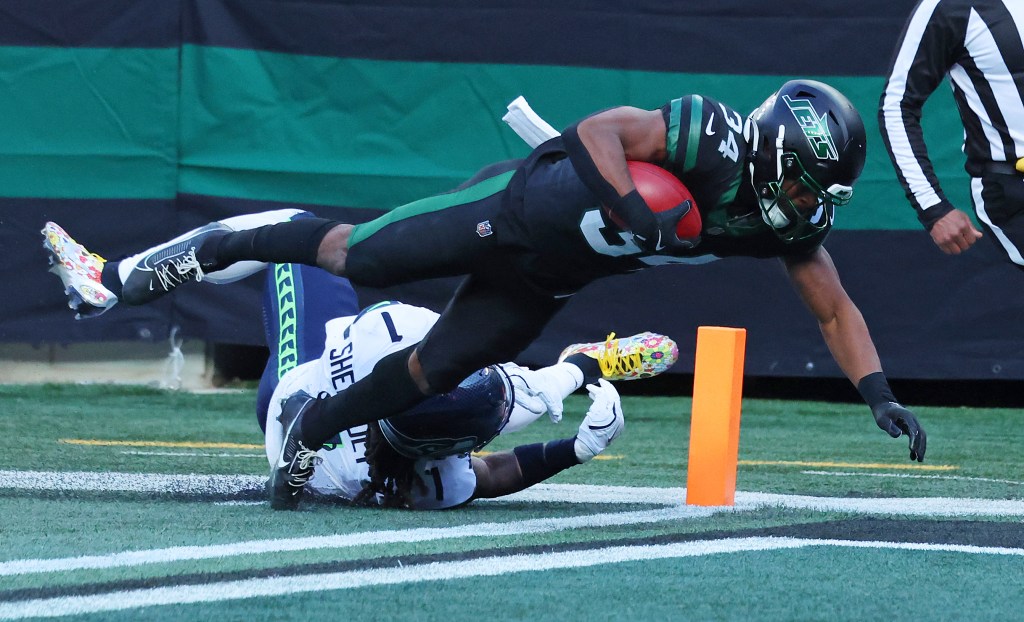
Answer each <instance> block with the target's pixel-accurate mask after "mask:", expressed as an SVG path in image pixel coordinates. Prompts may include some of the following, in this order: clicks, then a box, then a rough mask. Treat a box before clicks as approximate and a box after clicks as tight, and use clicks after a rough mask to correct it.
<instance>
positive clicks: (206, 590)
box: [0, 538, 1024, 620]
mask: <svg viewBox="0 0 1024 622" xmlns="http://www.w3.org/2000/svg"><path fill="white" fill-rule="evenodd" d="M811 546H842V547H857V548H874V549H890V550H909V551H943V552H956V553H965V554H988V555H1014V556H1024V550H1022V549H1009V548H1001V547H978V546H961V545H938V544H919V543H896V542H853V541H844V540H814V539H800V538H728V539H720V540H710V541H697V542H678V543H673V544H662V545H649V546H614V547H608V548H603V549H591V550H583V551H564V552H557V553H540V554H532V555H513V556H495V557H485V558H480V559H472V560H461V561H452V562H436V563H430V564H420V565H412V566H403V567H394V568H377V569H372V570H352V571H346V572H335V573H325V574H319V575H301V576H293V577H268V578H261V579H246V580H240V581H225V582H222V583H213V584H208V585H188V586H172V587H160V588H151V589H139V590H126V591H121V592H113V593H108V594H98V595H92V596H67V597H57V598H41V599H35V600H25V601H20V602H10V603H0V620H18V619H22V618H29V617H60V616H67V615H81V614H90V613H99V612H105V611H123V610H128V609H137V608H140V607H152V606H159V605H182V604H194V603H210V602H220V601H226V600H238V599H246V598H259V597H271V596H279V595H285V594H298V593H304V592H312V591H315V592H321V591H325V590H344V589H354V588H360V587H369V586H379V585H396V584H403V583H422V582H428V581H450V580H456V579H465V578H472V577H484V576H500V575H506V574H512V573H520V572H538V571H546V570H555V569H565V568H583V567H588V566H596V565H601V564H615V563H623V562H631V561H644V562H648V561H651V560H655V559H672V558H681V557H695V556H704V555H716V554H722V553H740V552H749V551H772V550H782V549H794V548H803V547H811Z"/></svg>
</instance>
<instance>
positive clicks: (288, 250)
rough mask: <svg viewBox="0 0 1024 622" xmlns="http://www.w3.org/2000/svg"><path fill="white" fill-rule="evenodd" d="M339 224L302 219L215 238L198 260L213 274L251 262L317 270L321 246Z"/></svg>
mask: <svg viewBox="0 0 1024 622" xmlns="http://www.w3.org/2000/svg"><path fill="white" fill-rule="evenodd" d="M338 224H341V223H340V222H339V221H336V220H328V219H326V218H299V219H297V220H291V221H288V222H280V223H277V224H273V225H265V226H263V227H257V228H255V229H245V230H242V231H233V232H231V233H228V234H226V235H224V236H221V237H219V238H211V239H210V240H209V241H208V242H209V243H204V244H203V246H202V248H201V249H200V250H199V252H198V253H196V256H197V259H199V262H200V263H201V264H203V268H204V269H205V270H207V271H211V272H212V271H215V270H220V269H223V268H226V267H227V266H230V265H231V264H233V263H235V262H236V261H248V260H253V261H266V262H269V263H301V264H305V265H307V266H315V265H316V254H317V250H319V248H320V242H322V241H323V239H324V236H326V235H327V232H328V231H330V230H331V229H333V228H334V226H335V225H338Z"/></svg>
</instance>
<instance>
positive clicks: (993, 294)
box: [0, 0, 1024, 380]
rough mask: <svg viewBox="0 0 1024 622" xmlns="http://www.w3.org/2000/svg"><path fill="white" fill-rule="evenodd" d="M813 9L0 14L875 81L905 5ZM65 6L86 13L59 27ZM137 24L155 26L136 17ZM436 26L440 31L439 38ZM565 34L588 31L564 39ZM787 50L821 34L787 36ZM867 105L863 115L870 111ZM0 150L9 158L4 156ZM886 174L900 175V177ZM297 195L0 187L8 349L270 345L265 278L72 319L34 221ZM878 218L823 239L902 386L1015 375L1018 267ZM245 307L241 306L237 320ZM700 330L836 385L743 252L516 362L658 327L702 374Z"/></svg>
mask: <svg viewBox="0 0 1024 622" xmlns="http://www.w3.org/2000/svg"><path fill="white" fill-rule="evenodd" d="M822 4H823V3H820V2H810V1H808V2H785V3H782V2H780V3H753V2H739V1H732V2H724V3H715V4H714V5H713V6H711V7H707V6H705V3H677V4H676V5H671V6H668V7H665V6H664V5H662V4H661V3H658V4H655V3H649V4H642V5H634V4H631V5H630V7H629V8H628V10H626V9H624V8H622V7H620V6H619V4H618V3H611V2H596V3H595V2H585V3H583V2H581V3H578V5H560V6H558V7H557V8H552V7H551V6H550V5H549V3H540V2H523V3H517V4H515V5H513V6H509V5H507V3H503V4H502V5H501V6H500V7H499V6H498V5H497V4H491V3H480V2H472V3H468V2H467V3H444V4H443V5H442V4H440V3H433V4H423V5H420V6H415V7H412V6H406V5H403V4H401V3H397V2H394V3H392V2H385V3H374V5H373V6H372V7H371V6H368V5H354V4H353V5H349V4H348V3H340V2H286V1H282V0H263V1H256V2H241V1H234V0H224V1H218V2H213V1H204V0H191V1H187V2H179V3H174V2H128V1H127V0H122V1H106V2H99V1H98V0H97V1H95V2H90V1H88V0H80V1H78V2H75V3H73V4H72V5H68V4H67V3H66V2H51V1H42V2H38V1H31V2H30V1H28V0H11V1H9V2H6V3H4V6H3V7H0V13H2V14H3V17H4V19H0V45H3V46H26V47H30V48H39V49H44V48H45V49H55V48H76V47H82V48H126V49H127V48H146V47H153V48H161V47H169V48H175V47H178V46H182V45H184V46H213V47H223V48H246V47H249V48H258V49H261V50H268V51H270V52H273V53H275V54H297V55H314V56H315V55H328V56H331V55H334V56H343V57H349V56H351V57H357V58H367V59H377V60H386V61H395V60H397V61H406V60H408V61H414V62H430V63H435V62H436V63H451V62H471V63H495V64H509V65H516V64H523V65H530V64H550V65H562V66H567V67H573V66H579V67H608V68H614V69H627V70H646V71H669V72H671V71H684V70H689V71H692V68H693V67H695V66H697V67H700V68H701V71H703V72H707V73H722V74H758V73H765V74H772V75H785V74H805V75H813V76H831V75H836V76H868V77H870V76H881V75H882V74H884V72H885V70H886V66H887V64H888V61H889V55H890V51H891V49H892V47H893V45H894V43H895V40H896V37H897V35H898V34H899V29H900V27H901V25H902V22H903V19H904V16H905V15H906V13H907V12H908V11H909V9H910V6H911V4H912V3H911V2H909V1H903V2H861V3H827V5H828V6H827V11H825V9H824V8H823V7H822ZM69 11H72V12H74V13H75V19H68V18H67V14H68V12H69ZM147 11H148V12H147ZM826 12H827V13H828V15H825V13H826ZM499 15H500V19H499V18H498V16H499ZM339 20H343V21H344V22H345V23H346V24H350V25H351V24H355V25H357V26H358V27H350V28H348V29H346V30H345V31H344V32H339V31H338V29H337V28H335V27H333V26H332V24H337V23H338V22H339ZM139 24H148V27H146V28H139V27H138V26H139ZM623 24H628V25H629V28H626V29H625V32H627V33H630V34H629V36H628V38H629V40H628V41H627V42H625V44H624V45H617V46H609V45H607V41H609V40H616V36H617V35H618V34H620V33H622V32H624V28H623ZM296 32H301V36H296V35H295V34H294V33H296ZM439 32H443V33H445V36H444V37H443V38H439V37H438V36H436V34H437V33H439ZM566 32H572V33H578V32H585V33H586V36H573V37H566V36H565V33H566ZM432 33H433V34H432ZM510 33H515V36H512V35H511V34H510ZM636 33H643V36H636ZM482 41H486V42H487V45H481V42H482ZM789 41H804V42H807V41H820V42H822V45H821V46H820V47H819V46H808V45H802V46H800V45H789V44H788V42H789ZM680 42H682V43H680ZM766 50H770V51H771V53H770V54H767V53H766ZM669 51H671V53H669ZM0 56H2V55H0ZM683 58H685V62H684V61H683V60H680V59H683ZM19 84H20V83H19V82H17V81H15V82H13V83H8V85H7V86H6V87H4V88H12V89H17V88H18V85H19ZM878 84H879V86H880V84H881V81H880V79H879V81H878ZM872 112H873V111H865V116H866V117H868V116H871V113H872ZM8 122H10V120H8ZM880 144H881V142H880V139H877V138H875V139H874V142H873V146H874V147H875V148H880ZM16 151H17V149H13V150H12V152H16ZM2 158H3V155H2V154H0V163H2V161H3V160H2ZM0 166H2V164H0ZM886 173H887V174H888V175H890V177H892V183H895V178H894V176H892V173H891V171H886ZM957 174H958V175H960V177H958V178H957V179H953V180H951V181H950V182H949V183H950V184H954V183H959V184H963V183H965V181H966V180H965V179H964V178H963V177H962V175H963V174H962V173H961V172H959V171H958V172H957ZM157 194H159V193H157ZM292 206H294V205H293V204H291V203H281V202H273V201H261V200H254V199H252V198H225V197H216V196H208V195H203V194H194V193H189V192H185V191H183V190H182V188H181V187H180V186H179V187H178V189H177V191H176V192H172V193H171V194H169V195H167V196H166V197H165V198H117V199H110V198H102V197H88V196H86V197H78V196H71V197H67V196H62V197H61V198H35V197H33V196H24V195H20V196H6V195H4V193H3V191H2V190H0V248H2V249H3V253H4V257H5V260H6V262H5V263H6V270H5V271H4V276H3V277H2V278H3V290H4V291H5V293H6V294H7V304H5V305H4V306H3V309H2V310H0V340H3V341H8V342H30V343H42V342H60V343H69V342H82V341H98V340H134V339H142V340H162V339H165V338H166V337H167V335H168V334H169V330H170V328H171V327H172V326H180V327H181V328H182V330H183V334H184V335H186V336H189V337H193V338H200V339H205V340H208V341H211V342H215V343H224V344H244V345H259V344H262V342H263V334H262V323H261V319H260V317H259V312H258V309H259V301H260V298H259V295H260V294H259V292H260V288H261V287H262V285H263V280H262V278H261V277H254V278H250V279H247V280H246V281H243V282H241V283H238V284H235V285H231V286H224V287H194V286H193V287H186V288H183V289H182V290H180V291H179V292H177V293H176V295H175V296H173V297H170V298H168V299H165V300H161V301H159V302H158V303H155V304H153V305H150V306H147V307H144V308H136V309H128V308H124V307H118V308H117V309H115V310H114V311H112V312H110V313H108V314H106V315H104V316H103V317H100V318H98V319H95V320H90V321H87V322H75V321H73V320H71V318H70V315H71V314H70V312H69V311H68V310H67V308H66V307H65V306H64V303H63V302H62V297H61V296H60V292H59V288H58V287H57V282H56V279H55V278H54V277H52V276H50V275H47V274H46V272H45V254H44V252H43V250H42V248H41V244H40V242H41V240H40V237H39V235H38V231H39V229H40V228H41V226H42V223H43V222H45V221H46V220H55V221H56V222H58V223H61V224H65V225H66V226H67V227H68V229H69V230H70V231H71V232H72V233H73V234H74V235H76V236H78V237H79V238H80V239H82V240H85V241H88V243H89V245H90V247H92V248H95V249H97V250H100V249H118V250H119V251H121V252H128V251H129V250H135V249H138V248H142V247H144V246H145V245H148V244H152V243H155V242H158V241H160V240H163V239H166V238H167V237H168V236H169V235H170V234H176V233H177V232H180V231H183V230H186V229H188V228H190V227H193V226H198V225H200V224H203V223H205V222H208V221H210V220H215V219H219V218H224V217H227V216H231V215H235V214H239V213H248V212H255V211H260V210H263V209H277V208H281V207H292ZM300 207H301V205H300ZM309 207H310V209H313V210H315V211H316V212H317V213H320V214H322V215H325V216H328V217H336V218H339V219H342V220H347V221H352V222H359V221H363V220H367V219H368V218H370V217H372V216H373V215H374V213H375V212H373V211H371V210H367V209H361V208H360V207H361V206H360V207H354V208H345V207H338V206H328V207H325V206H323V205H311V206H309ZM898 209H909V208H908V207H906V206H900V207H899V208H898ZM885 227H886V224H885V223H884V222H880V223H879V228H878V229H870V230H838V231H835V232H834V233H833V234H832V235H831V236H830V238H829V239H828V241H827V243H826V247H827V248H828V250H829V251H830V253H831V254H832V256H833V258H834V259H835V262H836V264H837V266H838V268H839V270H840V273H841V275H842V276H843V280H844V284H845V285H846V287H847V289H848V291H849V292H850V294H851V295H852V297H853V298H854V300H855V301H857V303H858V305H859V306H860V308H861V310H862V312H863V313H864V315H865V317H866V318H867V320H868V322H869V325H870V326H871V329H872V334H873V337H874V339H875V341H876V343H877V344H878V346H879V350H880V354H881V356H882V358H883V361H884V365H885V367H886V370H887V372H888V374H889V375H890V376H891V377H894V378H910V379H930V378H947V379H949V378H960V379H985V380H1003V379H1021V378H1024V334H1022V331H1021V329H1019V328H1018V322H1017V321H1016V319H1017V317H1019V314H1020V309H1022V308H1024V296H1022V294H1020V288H1019V287H1018V284H1019V283H1020V274H1019V273H1018V272H1017V270H1016V269H1015V268H1013V267H1012V266H1010V265H1009V264H1007V263H1005V262H1003V261H1002V260H1001V259H1000V257H999V255H998V254H997V252H996V251H995V249H994V248H993V247H992V245H991V244H990V242H989V241H983V242H982V243H980V244H979V245H978V246H977V248H976V250H972V252H971V253H969V254H967V255H966V256H964V257H959V258H950V257H946V256H944V255H942V254H941V253H940V252H939V251H938V250H937V249H935V248H934V247H933V245H932V244H931V241H930V240H929V239H928V237H927V235H926V234H924V233H923V232H922V231H920V230H917V229H892V230H886V229H885ZM126 240H130V242H131V243H130V245H129V244H127V243H126ZM115 258H116V257H115ZM453 287H454V281H452V280H445V281H438V282H425V283H418V284H412V285H410V286H408V287H401V288H394V289H391V290H388V291H375V290H360V296H361V302H362V303H364V304H369V303H372V302H375V301H376V300H380V299H385V298H391V299H395V298H398V299H402V300H405V301H408V302H412V303H415V304H424V305H426V306H430V307H433V308H435V309H439V308H440V307H441V306H443V304H444V301H445V300H446V298H447V296H448V294H449V293H450V292H451V290H452V288H453ZM239 309H244V310H245V312H244V313H241V314H240V313H239ZM700 325H724V326H739V327H744V328H746V329H747V330H748V340H747V363H746V370H747V373H748V375H752V376H786V377H816V378H835V377H839V376H841V373H840V371H839V369H838V368H837V366H836V365H835V363H834V362H833V361H832V359H831V357H830V355H829V353H828V351H827V349H826V348H825V345H824V343H823V342H822V339H821V337H820V334H819V332H818V329H817V326H816V324H815V322H814V321H813V320H812V319H811V317H810V316H809V314H808V313H807V312H806V310H805V309H804V308H803V306H802V305H801V303H800V302H799V300H798V299H797V297H796V295H795V294H794V293H793V291H792V288H791V287H790V286H789V284H788V282H787V280H786V278H785V276H784V274H783V272H782V269H781V267H780V265H779V264H778V263H777V262H775V261H755V260H745V259H732V260H724V261H720V262H715V263H712V264H709V265H706V266H701V267H673V268H658V269H652V270H648V271H646V272H645V273H643V274H639V275H633V276H628V277H615V278H611V279H607V280H606V281H603V282H599V283H595V284H594V285H592V286H590V287H588V288H587V289H585V290H584V291H583V292H581V293H580V294H579V295H578V296H577V297H576V298H575V299H574V300H573V301H572V302H571V303H570V305H569V307H568V308H567V309H566V311H565V312H564V313H563V314H561V315H560V316H559V317H558V318H557V319H556V320H555V321H554V322H553V323H552V324H551V325H550V326H549V327H548V329H547V330H546V331H545V333H544V335H543V336H542V338H541V339H540V340H539V341H538V342H537V343H536V344H535V345H534V346H533V347H531V348H530V349H528V350H527V352H526V353H524V356H523V360H524V361H525V362H527V363H530V364H541V363H545V362H548V361H550V360H551V358H552V357H553V356H555V355H556V354H557V353H558V351H560V349H561V347H562V346H563V345H564V344H566V343H571V342H576V341H582V340H586V341H592V340H597V339H601V338H603V337H604V335H605V334H606V333H607V332H610V331H615V332H617V333H618V334H619V335H627V334H630V333H632V332H637V331H641V330H654V331H659V332H664V333H667V334H669V335H671V336H672V337H674V338H675V339H676V340H677V341H678V342H679V343H680V353H681V361H680V364H679V365H678V366H677V367H676V368H675V369H674V371H675V372H677V373H679V374H687V373H689V372H690V371H691V370H692V364H693V352H694V341H695V337H696V328H697V327H698V326H700Z"/></svg>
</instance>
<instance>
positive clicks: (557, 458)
mask: <svg viewBox="0 0 1024 622" xmlns="http://www.w3.org/2000/svg"><path fill="white" fill-rule="evenodd" d="M575 443H576V438H575V437H573V438H567V439H561V440H557V441H549V442H547V443H543V444H541V443H536V444H533V445H520V446H519V447H516V448H515V449H513V450H512V451H503V452H500V453H496V454H491V455H488V456H484V457H483V458H475V459H474V460H475V461H476V460H479V461H480V462H479V463H477V462H474V471H476V491H475V492H474V493H473V496H474V497H475V498H477V499H491V498H494V497H501V496H504V495H510V494H512V493H514V492H519V491H520V490H523V489H526V488H529V487H530V486H533V485H534V484H536V483H538V482H542V481H544V480H546V479H548V478H549V477H553V476H554V475H556V474H558V473H561V472H562V471H564V470H565V469H568V468H569V467H572V466H576V465H577V464H580V460H579V459H578V458H577V456H576V449H575Z"/></svg>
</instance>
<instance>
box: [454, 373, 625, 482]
mask: <svg viewBox="0 0 1024 622" xmlns="http://www.w3.org/2000/svg"><path fill="white" fill-rule="evenodd" d="M587 391H588V392H589V395H590V399H591V400H593V401H592V403H591V405H590V410H588V411H587V416H586V417H585V418H584V419H583V423H581V424H580V427H579V430H578V431H577V433H576V436H574V437H572V438H564V439H560V440H555V441H548V442H547V443H535V444H532V445H520V446H519V447H516V448H515V449H513V450H512V451H504V452H500V453H496V454H491V455H489V456H484V457H483V458H473V471H474V472H475V473H476V491H475V492H474V493H473V497H474V498H478V499H491V498H494V497H502V496H504V495H510V494H512V493H514V492H519V491H520V490H524V489H526V488H529V487H530V486H533V485H534V484H536V483H539V482H542V481H544V480H546V479H548V478H549V477H552V476H554V475H556V474H557V473H561V472H562V471H564V470H565V469H568V468H569V467H572V466H576V465H577V464H583V463H584V462H589V461H590V460H591V459H593V457H594V456H596V455H598V454H600V453H601V452H602V451H604V450H605V449H606V448H607V447H608V446H609V445H610V444H611V443H612V441H614V440H615V439H616V438H618V436H619V434H621V433H622V429H623V427H625V425H626V422H625V419H623V416H622V404H621V402H620V400H619V394H618V392H617V391H616V390H615V387H613V386H612V384H611V383H610V382H608V381H607V380H598V382H597V384H591V385H587Z"/></svg>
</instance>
